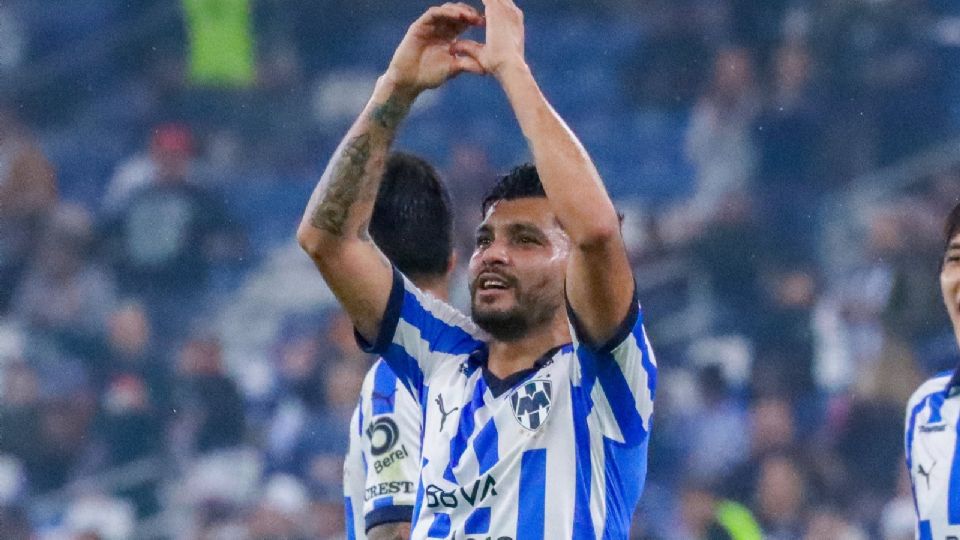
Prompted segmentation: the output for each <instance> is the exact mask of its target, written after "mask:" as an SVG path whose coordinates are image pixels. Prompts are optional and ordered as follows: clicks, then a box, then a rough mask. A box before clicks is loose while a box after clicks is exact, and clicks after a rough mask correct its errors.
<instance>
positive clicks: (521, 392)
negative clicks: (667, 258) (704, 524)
mask: <svg viewBox="0 0 960 540" xmlns="http://www.w3.org/2000/svg"><path fill="white" fill-rule="evenodd" d="M570 317H571V335H572V336H573V343H570V344H567V345H565V346H562V347H558V348H556V349H554V350H551V351H548V352H547V353H546V354H544V355H543V357H541V358H540V359H539V360H538V361H537V362H536V364H535V366H534V367H533V368H531V369H529V370H526V371H524V372H521V373H517V374H514V375H512V376H510V377H508V378H507V379H504V380H500V379H498V378H497V377H496V376H494V375H493V374H492V373H490V372H489V371H487V370H486V369H485V368H486V353H487V348H486V344H485V342H484V339H483V336H482V334H481V332H480V331H479V330H478V329H477V328H476V327H475V326H474V324H473V323H472V321H471V320H470V319H469V318H468V317H467V316H465V315H463V314H462V313H460V312H458V311H457V310H455V309H454V308H452V307H450V306H449V305H447V304H445V303H443V302H441V301H440V300H437V299H436V298H434V297H432V296H429V295H426V294H424V293H422V292H421V291H419V290H418V289H417V288H416V287H415V286H414V285H413V284H412V283H410V282H409V281H408V280H407V279H406V278H404V277H403V276H402V275H401V274H400V273H399V272H396V271H394V283H393V290H392V292H391V295H390V301H389V304H388V307H387V309H386V312H385V314H384V319H383V322H382V326H381V332H380V335H379V336H378V337H377V340H376V343H373V344H365V343H362V341H363V340H362V339H361V340H360V341H361V345H364V346H365V348H366V349H367V350H368V351H372V352H376V353H377V354H380V355H382V356H383V358H384V359H385V360H386V361H387V362H388V363H389V364H390V367H391V368H393V370H394V371H395V372H396V373H397V375H398V376H399V378H400V379H401V381H402V382H403V384H404V385H405V386H406V387H407V388H408V389H409V390H410V391H411V393H412V394H413V395H414V396H415V397H416V398H417V401H419V403H420V406H421V410H422V411H423V413H424V414H423V417H424V430H423V431H424V433H423V459H422V469H421V475H420V481H419V484H418V486H417V497H416V507H415V509H414V522H413V532H412V535H411V538H414V539H425V538H446V539H458V540H460V539H486V538H491V539H496V540H507V539H509V540H529V539H537V540H542V539H545V538H549V539H553V538H572V539H578V540H582V539H598V538H627V536H628V533H629V527H630V520H631V517H632V514H633V511H634V508H635V506H636V503H637V500H638V498H639V497H640V492H641V491H642V489H643V483H644V477H645V476H646V468H647V444H648V440H649V432H650V417H651V414H652V412H653V396H654V390H655V388H656V376H657V371H656V369H657V368H656V364H655V361H654V357H653V353H652V352H651V349H650V347H649V345H648V342H647V337H646V334H645V332H644V329H643V325H642V317H641V314H640V309H639V305H638V304H637V303H636V302H634V303H633V308H632V309H631V311H630V313H629V315H628V316H627V318H626V320H625V321H624V323H623V325H622V328H621V329H620V330H619V331H618V332H617V335H616V336H615V337H614V338H613V339H612V340H610V342H609V343H607V344H604V345H602V346H597V347H593V346H591V345H589V344H587V343H582V342H580V341H579V339H578V338H577V336H578V331H577V326H578V323H577V321H576V317H575V314H573V313H572V312H571V313H570Z"/></svg>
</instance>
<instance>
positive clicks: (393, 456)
mask: <svg viewBox="0 0 960 540" xmlns="http://www.w3.org/2000/svg"><path fill="white" fill-rule="evenodd" d="M409 455H410V453H409V452H407V445H405V444H401V445H400V448H399V449H397V450H394V451H393V452H391V453H390V455H388V456H387V457H385V458H383V459H378V460H376V461H374V462H373V470H375V471H376V472H377V474H379V473H382V472H383V471H384V469H386V468H388V467H390V466H391V465H393V464H394V463H397V462H398V461H401V460H403V459H405V458H407V456H409Z"/></svg>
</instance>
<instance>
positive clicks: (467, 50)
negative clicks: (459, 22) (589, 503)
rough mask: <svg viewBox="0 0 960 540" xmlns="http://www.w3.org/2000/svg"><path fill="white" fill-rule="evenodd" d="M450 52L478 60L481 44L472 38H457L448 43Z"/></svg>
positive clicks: (481, 51) (481, 49)
mask: <svg viewBox="0 0 960 540" xmlns="http://www.w3.org/2000/svg"><path fill="white" fill-rule="evenodd" d="M450 53H451V54H454V55H457V56H461V57H462V56H467V57H470V58H473V59H474V60H477V61H478V62H479V61H480V55H481V54H482V53H483V45H481V44H479V43H477V42H476V41H473V40H472V39H458V40H456V41H454V42H453V43H451V44H450Z"/></svg>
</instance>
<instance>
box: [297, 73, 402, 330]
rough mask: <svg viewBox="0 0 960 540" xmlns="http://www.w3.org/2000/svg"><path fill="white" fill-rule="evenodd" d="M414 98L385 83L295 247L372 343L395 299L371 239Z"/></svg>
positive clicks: (351, 134) (334, 165) (333, 166)
mask: <svg viewBox="0 0 960 540" xmlns="http://www.w3.org/2000/svg"><path fill="white" fill-rule="evenodd" d="M414 98H415V94H411V93H409V92H402V91H398V90H397V88H396V85H395V84H394V83H393V82H392V81H391V80H389V79H388V78H387V77H386V76H384V77H381V78H380V79H379V80H378V81H377V86H376V89H375V90H374V93H373V96H372V97H371V98H370V101H369V102H368V103H367V106H366V107H365V108H364V111H363V113H362V114H361V115H360V117H359V118H358V119H357V121H356V122H354V124H353V126H352V127H351V128H350V131H348V132H347V135H346V137H345V138H344V140H343V141H342V142H341V143H340V146H339V147H338V148H337V150H336V152H335V153H334V155H333V158H332V159H331V160H330V163H329V164H328V165H327V168H326V170H325V171H324V173H323V176H322V177H321V179H320V182H319V184H318V185H317V187H316V189H315V190H314V192H313V195H312V196H311V197H310V202H309V204H308V205H307V209H306V212H304V215H303V219H302V220H301V221H300V227H299V229H298V230H297V240H298V241H299V243H300V246H301V247H303V249H304V251H306V252H307V253H308V254H309V255H310V258H311V259H313V262H314V264H316V266H317V269H318V270H319V271H320V273H321V274H322V275H323V277H324V279H325V280H326V282H327V285H329V287H330V289H331V291H333V293H334V295H336V297H337V299H338V300H339V301H340V304H341V305H342V306H343V307H344V309H345V310H346V311H347V313H348V314H349V315H350V318H351V319H352V320H353V323H354V325H355V326H356V327H357V330H358V332H360V335H362V336H363V337H364V338H366V339H369V340H373V339H374V338H375V337H376V335H377V332H378V330H379V328H380V319H381V317H382V316H383V312H384V309H385V308H386V305H387V299H388V297H389V295H390V286H391V283H392V277H391V276H392V270H391V268H390V264H389V263H388V262H387V260H386V257H384V255H383V253H381V252H380V250H379V249H378V248H377V246H376V245H375V244H374V243H373V240H372V239H371V238H370V235H369V234H368V232H367V225H368V224H369V223H370V216H371V214H372V213H373V205H374V202H375V201H376V198H377V189H378V188H379V186H380V177H381V176H382V174H383V164H384V161H385V160H386V156H387V152H389V150H390V145H391V144H392V142H393V139H394V137H395V135H396V128H397V125H398V124H399V123H400V121H401V120H402V119H403V117H404V116H405V115H406V113H407V111H408V110H409V108H410V105H411V104H412V103H413V99H414Z"/></svg>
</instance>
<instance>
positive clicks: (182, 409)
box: [174, 336, 246, 455]
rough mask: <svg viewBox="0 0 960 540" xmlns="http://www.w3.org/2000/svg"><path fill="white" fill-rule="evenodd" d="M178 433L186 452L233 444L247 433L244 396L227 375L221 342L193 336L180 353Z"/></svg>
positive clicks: (239, 441)
mask: <svg viewBox="0 0 960 540" xmlns="http://www.w3.org/2000/svg"><path fill="white" fill-rule="evenodd" d="M175 382H176V393H175V397H174V401H175V403H176V405H175V409H176V410H177V411H178V412H177V418H176V421H175V422H176V424H177V428H178V429H177V435H178V436H179V441H178V442H179V444H180V446H181V448H180V450H181V451H186V452H187V455H193V454H204V453H207V452H210V451H212V450H217V449H226V448H234V447H237V446H239V445H240V444H241V443H243V442H244V439H245V435H246V433H245V432H246V426H245V415H244V409H243V400H242V399H241V397H240V391H239V389H238V388H237V384H236V382H235V381H233V380H232V379H230V378H229V377H227V375H226V373H225V370H224V366H223V359H222V357H221V349H220V342H219V341H218V340H217V339H216V338H214V337H208V336H205V337H194V338H192V339H190V340H188V341H187V342H186V343H184V344H183V346H182V347H181V348H180V350H179V352H178V355H177V372H176V381H175Z"/></svg>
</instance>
